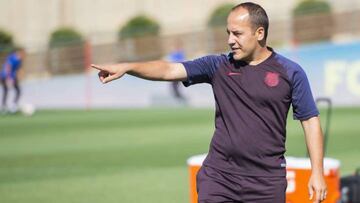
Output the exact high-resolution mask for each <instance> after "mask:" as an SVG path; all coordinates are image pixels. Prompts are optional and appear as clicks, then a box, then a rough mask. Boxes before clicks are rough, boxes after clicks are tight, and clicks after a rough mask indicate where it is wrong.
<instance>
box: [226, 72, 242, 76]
mask: <svg viewBox="0 0 360 203" xmlns="http://www.w3.org/2000/svg"><path fill="white" fill-rule="evenodd" d="M227 75H228V76H233V75H241V73H237V72H228V74H227Z"/></svg>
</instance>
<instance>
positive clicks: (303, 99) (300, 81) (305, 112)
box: [292, 68, 319, 120]
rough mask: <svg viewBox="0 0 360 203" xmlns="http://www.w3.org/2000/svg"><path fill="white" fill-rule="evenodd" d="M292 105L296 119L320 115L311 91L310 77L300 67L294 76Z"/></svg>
mask: <svg viewBox="0 0 360 203" xmlns="http://www.w3.org/2000/svg"><path fill="white" fill-rule="evenodd" d="M292 84H293V85H292V106H293V113H294V114H293V115H294V119H296V120H307V119H309V118H312V117H314V116H318V115H319V111H318V109H317V107H316V104H315V101H314V98H313V96H312V93H311V88H310V84H309V81H308V78H307V76H306V74H305V72H304V70H303V69H301V68H299V69H297V70H296V71H295V72H294V73H293V77H292Z"/></svg>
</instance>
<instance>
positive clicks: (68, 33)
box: [49, 27, 83, 48]
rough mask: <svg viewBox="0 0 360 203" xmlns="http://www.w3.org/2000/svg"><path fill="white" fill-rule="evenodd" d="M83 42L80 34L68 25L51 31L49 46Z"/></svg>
mask: <svg viewBox="0 0 360 203" xmlns="http://www.w3.org/2000/svg"><path fill="white" fill-rule="evenodd" d="M82 42H83V37H82V35H81V34H80V33H79V32H77V31H76V30H75V29H73V28H70V27H62V28H58V29H57V30H55V31H54V32H52V33H51V36H50V42H49V46H50V47H51V48H52V47H62V46H68V45H72V44H80V43H82Z"/></svg>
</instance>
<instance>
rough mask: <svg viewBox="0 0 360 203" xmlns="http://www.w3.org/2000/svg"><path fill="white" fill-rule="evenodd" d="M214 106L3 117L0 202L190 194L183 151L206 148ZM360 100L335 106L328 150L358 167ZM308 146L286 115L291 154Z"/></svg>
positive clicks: (181, 197)
mask: <svg viewBox="0 0 360 203" xmlns="http://www.w3.org/2000/svg"><path fill="white" fill-rule="evenodd" d="M213 116H214V115H213V111H212V110H209V109H187V108H181V109H137V110H135V109H128V110H93V111H80V110H66V111H65V110H62V111H60V110H59V111H50V110H47V111H38V112H36V113H35V115H34V116H33V117H23V116H21V115H14V116H1V117H0V202H1V203H18V202H19V203H20V202H21V203H23V202H26V203H35V202H36V203H42V202H43V203H64V202H68V203H69V202H74V203H89V202H101V203H110V202H114V203H115V202H116V203H118V202H122V203H132V202H134V203H135V202H136V203H138V202H154V203H155V202H156V203H163V202H164V203H165V202H166V203H168V202H173V203H177V202H178V203H183V202H188V201H189V194H188V193H189V187H188V179H189V177H188V171H187V166H186V159H187V158H188V157H190V156H192V155H196V154H201V153H205V152H207V150H208V145H209V143H210V139H211V136H212V132H213V129H214V126H213V123H214V122H213V120H214V119H213ZM359 120H360V108H337V109H335V110H334V112H333V119H332V126H331V129H330V130H331V134H330V139H329V142H328V150H327V151H328V153H327V156H329V157H333V158H337V159H339V160H340V161H341V163H342V167H341V173H342V175H344V174H349V173H352V172H353V171H354V169H355V168H356V167H360V159H359V156H360V150H359V149H360V146H359V145H360V125H359ZM305 154H306V150H305V143H304V136H303V134H302V130H301V127H300V124H299V122H298V121H293V120H292V119H291V115H290V116H289V121H288V136H287V155H291V156H304V155H305Z"/></svg>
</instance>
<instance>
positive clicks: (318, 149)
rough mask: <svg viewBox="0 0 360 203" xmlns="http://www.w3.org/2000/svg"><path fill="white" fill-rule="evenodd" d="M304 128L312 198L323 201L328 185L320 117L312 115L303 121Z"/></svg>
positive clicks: (309, 187)
mask: <svg viewBox="0 0 360 203" xmlns="http://www.w3.org/2000/svg"><path fill="white" fill-rule="evenodd" d="M301 125H302V127H303V129H304V133H305V139H306V145H307V148H308V152H309V155H310V160H311V177H310V180H309V184H308V189H309V195H310V199H313V195H314V192H315V194H316V196H315V201H314V202H321V201H323V200H324V199H325V198H326V195H327V187H326V183H325V180H324V176H323V172H324V171H323V158H324V153H323V134H322V131H321V126H320V119H319V117H317V116H316V117H312V118H310V119H307V120H303V121H301Z"/></svg>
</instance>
